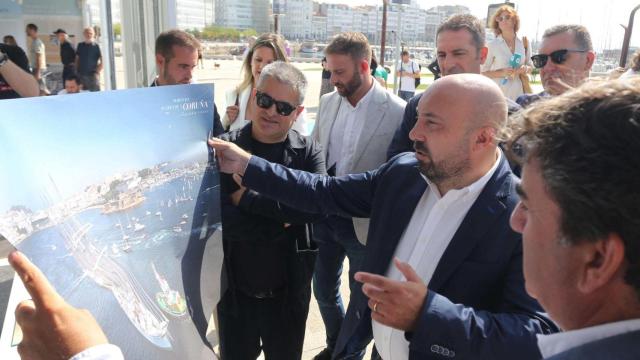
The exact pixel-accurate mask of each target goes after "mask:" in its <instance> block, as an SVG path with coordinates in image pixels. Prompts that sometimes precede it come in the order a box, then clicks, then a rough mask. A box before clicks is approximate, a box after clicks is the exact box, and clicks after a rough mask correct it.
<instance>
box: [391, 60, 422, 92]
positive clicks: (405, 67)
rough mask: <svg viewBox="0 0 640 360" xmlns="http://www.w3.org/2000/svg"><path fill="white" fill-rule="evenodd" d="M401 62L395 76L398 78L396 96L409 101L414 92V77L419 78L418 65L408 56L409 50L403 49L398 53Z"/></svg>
mask: <svg viewBox="0 0 640 360" xmlns="http://www.w3.org/2000/svg"><path fill="white" fill-rule="evenodd" d="M400 56H401V58H402V62H401V63H400V69H398V71H396V76H398V77H399V78H400V90H399V91H398V96H400V98H401V99H402V100H404V101H409V100H411V98H412V97H413V95H415V93H416V79H418V78H420V66H418V64H416V63H415V62H414V61H413V60H411V59H410V58H409V52H408V51H407V50H403V51H402V52H401V53H400Z"/></svg>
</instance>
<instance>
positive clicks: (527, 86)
mask: <svg viewBox="0 0 640 360" xmlns="http://www.w3.org/2000/svg"><path fill="white" fill-rule="evenodd" d="M522 45H524V58H525V62H524V63H525V64H526V63H527V62H528V61H529V39H527V37H526V36H523V37H522ZM519 76H520V81H521V82H522V91H523V92H524V93H525V94H531V93H533V89H531V83H530V82H529V74H520V75H519Z"/></svg>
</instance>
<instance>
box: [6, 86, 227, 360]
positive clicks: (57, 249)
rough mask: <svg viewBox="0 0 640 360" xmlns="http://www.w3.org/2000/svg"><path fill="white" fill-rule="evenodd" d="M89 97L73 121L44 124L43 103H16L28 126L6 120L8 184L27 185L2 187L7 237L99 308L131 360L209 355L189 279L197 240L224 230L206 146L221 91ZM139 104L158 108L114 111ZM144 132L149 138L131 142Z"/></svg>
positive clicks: (63, 289)
mask: <svg viewBox="0 0 640 360" xmlns="http://www.w3.org/2000/svg"><path fill="white" fill-rule="evenodd" d="M86 95H88V96H86ZM86 95H85V94H82V96H83V97H84V98H82V97H78V98H77V99H70V101H65V102H63V103H61V104H58V105H59V106H60V107H61V113H60V114H61V115H64V116H63V117H64V118H62V117H61V119H60V121H59V122H58V123H57V124H55V126H52V125H53V123H51V122H49V126H44V125H43V124H44V123H43V122H40V121H38V118H39V117H41V116H43V115H44V114H42V113H40V112H39V104H38V102H40V101H46V100H49V99H36V100H34V101H29V100H26V101H21V102H17V103H16V104H15V106H16V107H21V109H20V110H21V111H23V112H25V113H28V114H29V115H30V119H31V120H30V121H29V122H20V123H19V122H17V121H8V120H5V119H2V120H0V128H1V129H2V133H3V134H10V135H11V139H12V140H11V141H7V142H4V141H3V145H2V146H3V148H5V149H3V150H6V152H5V154H11V155H10V156H6V157H5V158H3V159H2V160H0V166H1V167H2V168H3V169H14V170H13V171H11V172H8V171H7V172H4V173H3V174H2V180H0V182H2V183H3V185H7V184H14V185H15V186H19V187H20V188H21V189H22V191H19V192H18V191H13V192H11V193H9V192H10V191H9V190H10V188H9V187H7V186H3V187H2V190H1V191H2V194H1V196H0V197H2V199H3V200H2V201H1V202H2V203H1V205H0V206H1V207H0V234H2V236H4V237H5V238H7V239H8V240H9V241H10V242H11V243H12V244H13V245H14V246H15V247H16V248H17V249H19V250H20V251H22V252H23V253H25V254H26V255H27V256H28V257H29V258H30V259H31V260H32V261H33V262H34V263H35V264H37V265H38V266H39V267H40V269H42V271H43V272H44V273H45V274H46V275H47V277H48V278H49V280H50V281H51V283H52V284H53V285H54V286H55V288H56V289H57V290H58V292H59V293H60V294H61V295H62V296H63V297H64V298H65V299H66V300H67V301H68V302H69V303H71V304H73V305H74V306H77V307H81V308H86V309H88V310H89V311H90V312H91V313H92V314H93V316H95V317H96V319H97V320H98V322H99V323H100V324H101V326H102V327H103V328H104V329H105V332H106V333H107V336H108V337H109V339H110V340H111V341H112V342H113V343H115V344H117V345H118V346H119V347H120V348H121V349H122V351H123V352H124V353H125V354H127V356H128V357H130V358H139V359H142V358H153V359H165V358H167V359H169V358H175V354H176V353H179V354H186V355H187V356H188V358H190V359H191V358H193V359H198V358H210V356H211V350H210V349H209V348H208V347H207V345H206V344H204V343H203V341H202V340H201V338H200V336H198V329H196V326H195V325H194V323H193V321H192V318H191V314H190V312H189V309H190V308H191V307H193V306H194V305H192V303H195V304H196V305H195V307H196V308H197V307H202V304H199V303H200V302H201V300H200V299H194V298H193V296H191V294H189V291H190V289H188V288H185V286H184V285H183V277H182V274H183V269H184V267H185V264H183V256H184V254H185V251H186V249H187V247H188V246H189V243H190V242H192V241H193V242H204V241H206V240H207V239H208V238H209V237H210V236H211V235H212V234H213V233H215V232H220V231H222V226H221V222H220V210H219V205H218V204H219V182H218V176H217V169H216V164H215V159H214V157H213V156H212V154H210V153H209V150H208V147H207V146H206V138H207V136H208V134H209V131H210V130H209V128H210V124H211V119H212V112H211V108H208V105H206V101H207V100H205V99H211V97H212V95H211V87H210V86H201V87H197V88H196V89H193V88H189V89H184V87H173V88H167V89H162V90H158V91H157V96H156V97H155V99H154V101H149V100H147V101H145V103H144V104H142V103H141V102H140V101H138V99H137V96H136V95H137V94H136V90H131V91H124V92H114V93H112V94H109V95H111V98H110V99H108V100H107V101H104V100H105V99H102V100H101V101H100V102H95V101H93V100H94V99H92V97H93V96H92V95H93V94H86ZM65 100H66V99H65ZM209 101H210V100H209ZM115 103H118V104H119V105H118V106H117V107H113V106H111V104H115ZM182 104H189V105H188V106H182ZM193 104H197V105H193ZM85 106H87V107H90V108H91V113H92V114H93V115H92V116H87V114H88V112H83V111H82V110H83V107H85ZM131 107H144V108H147V110H148V111H147V112H146V113H147V114H148V117H147V118H146V119H139V118H137V119H131V118H127V117H125V116H121V115H118V114H114V112H120V113H121V114H124V113H126V112H127V108H129V109H130V108H131ZM66 108H68V109H69V111H65V109H66ZM72 108H75V109H80V110H81V111H75V112H74V111H70V110H71V109H72ZM207 108H208V111H206V109H207ZM202 109H205V111H203V110H202ZM86 110H87V111H88V110H89V109H88V108H87V109H86ZM114 110H115V111H114ZM47 116H51V115H50V114H47ZM105 122H109V123H110V125H109V128H108V131H107V130H106V128H105V127H104V123H105ZM42 126H44V127H42ZM137 127H144V128H145V132H146V133H148V134H149V135H150V137H149V139H147V140H143V141H138V142H137V143H136V142H133V143H132V142H127V144H126V145H125V144H124V143H123V142H121V141H122V138H126V137H127V136H128V133H130V132H131V131H138V130H136V129H135V128H137ZM36 128H39V131H35V129H36ZM89 128H93V129H94V131H89V130H88V129H89ZM100 129H101V130H100ZM98 130H99V131H98ZM80 132H81V133H82V134H84V135H83V137H84V138H81V137H79V135H78V134H79V133H80ZM20 134H24V135H25V136H27V137H28V139H27V138H26V137H25V138H22V139H20V137H19V135H20ZM86 134H96V136H95V137H92V138H91V139H88V138H86V136H87V135H86ZM3 140H4V139H3ZM20 140H22V141H20ZM89 144H90V145H91V149H89V148H88V147H86V146H87V145H89ZM18 145H20V146H18ZM154 158H155V159H154ZM53 159H57V160H56V161H53ZM71 163H72V164H73V166H67V164H71ZM27 164H28V166H27ZM14 189H15V188H14ZM187 265H189V264H187ZM199 270H200V269H193V271H189V273H199ZM198 293H199V291H198Z"/></svg>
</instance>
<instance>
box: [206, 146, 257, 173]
mask: <svg viewBox="0 0 640 360" xmlns="http://www.w3.org/2000/svg"><path fill="white" fill-rule="evenodd" d="M208 143H209V146H211V147H212V148H213V149H215V151H216V157H217V158H218V164H219V166H220V171H222V172H223V173H227V174H239V175H244V171H245V169H246V168H247V164H249V159H250V158H251V154H249V153H248V152H246V151H244V150H242V149H241V148H240V147H239V146H238V145H236V144H234V143H231V142H228V141H224V140H220V139H217V138H210V139H209V141H208Z"/></svg>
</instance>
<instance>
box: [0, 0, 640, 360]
mask: <svg viewBox="0 0 640 360" xmlns="http://www.w3.org/2000/svg"><path fill="white" fill-rule="evenodd" d="M491 24H492V26H491V28H492V30H493V31H494V32H495V34H496V35H497V36H496V38H495V40H493V41H492V42H490V43H489V44H487V43H486V41H485V33H484V25H483V24H482V23H481V22H480V20H479V19H477V18H475V17H474V16H472V15H454V16H452V17H451V18H449V19H447V20H446V21H445V22H444V23H443V24H441V25H440V26H439V28H438V29H437V34H436V48H437V49H436V50H437V67H438V69H439V72H440V75H441V76H442V77H441V78H440V79H438V80H437V81H435V82H434V83H433V84H432V85H430V86H429V87H428V88H427V90H426V91H424V92H422V93H420V94H417V95H415V94H414V92H415V88H416V81H415V80H416V79H417V78H419V69H416V67H417V66H415V63H413V62H412V61H411V60H410V58H409V56H408V55H409V54H408V53H407V54H403V62H402V66H401V68H399V69H398V71H397V76H398V77H399V78H400V79H401V88H400V89H401V91H402V92H401V94H402V97H403V98H404V99H403V98H401V97H398V96H396V95H394V94H392V93H391V92H389V91H387V89H386V87H384V86H383V85H382V84H381V82H380V81H378V80H376V78H375V74H376V71H375V70H374V69H372V50H371V47H370V45H369V42H368V40H367V38H366V37H365V36H364V35H363V34H361V33H354V32H345V33H341V34H338V35H337V36H335V37H334V38H333V39H332V40H331V42H330V43H329V44H328V46H327V47H326V49H325V55H326V61H325V63H324V64H323V67H324V70H325V72H326V73H324V72H323V79H324V80H327V82H328V84H329V85H330V86H332V87H334V88H335V90H334V91H329V92H328V93H327V94H325V95H323V96H322V97H321V99H320V105H319V109H318V113H317V117H316V124H315V127H314V129H313V132H312V134H311V135H310V136H305V135H306V134H304V133H301V131H298V130H296V128H297V127H300V126H302V124H304V112H305V108H304V99H305V93H306V89H307V86H308V82H307V80H306V79H305V76H304V75H303V74H302V72H301V71H300V70H298V69H297V68H296V67H295V66H294V65H292V64H290V63H289V62H288V55H287V52H286V50H284V49H285V47H284V45H283V42H282V39H281V38H280V37H279V36H277V35H274V34H264V35H262V36H260V37H258V38H256V39H255V42H254V43H253V44H252V45H251V47H250V48H249V49H248V51H247V55H246V57H245V59H244V62H243V75H244V78H243V80H242V82H241V83H240V84H239V85H238V86H237V87H236V88H234V89H233V90H231V91H230V92H229V93H228V94H227V104H225V106H226V108H225V111H224V116H223V118H222V120H221V119H220V117H219V115H218V111H217V110H216V111H215V116H214V119H213V121H214V127H215V131H214V134H215V135H216V137H214V138H211V139H210V140H209V146H211V147H213V148H214V149H215V150H216V156H217V158H218V163H219V166H220V171H221V172H223V173H225V174H226V175H223V176H222V178H221V192H222V199H221V206H222V220H223V226H224V232H223V247H224V252H225V254H224V264H223V266H224V268H225V272H224V273H225V276H226V277H227V279H226V280H227V284H228V285H229V286H228V288H227V289H226V292H225V293H224V294H223V295H222V299H221V301H220V303H219V304H218V306H217V319H218V327H219V328H218V331H219V333H218V334H219V338H220V355H221V358H223V359H256V358H257V357H258V356H259V354H260V352H263V353H264V354H265V357H266V358H267V359H300V358H301V356H302V346H303V341H304V335H305V323H306V320H307V314H308V310H309V302H310V298H311V288H313V293H314V295H315V297H316V300H317V301H318V305H319V307H320V313H321V315H322V319H323V322H324V325H325V330H326V348H325V349H323V350H322V351H321V352H320V353H319V354H318V355H316V357H315V359H317V360H323V359H362V358H363V357H364V355H365V350H366V348H367V346H368V345H369V344H370V343H371V341H373V342H374V345H375V346H374V347H373V349H374V350H373V354H372V359H409V358H411V359H418V358H419V359H440V358H455V357H457V358H463V359H532V360H533V359H541V358H548V359H556V360H560V359H599V358H615V359H634V358H637V354H638V351H639V350H638V345H637V344H638V340H639V338H640V280H639V279H640V242H639V240H640V217H639V216H638V214H640V191H639V190H638V187H637V186H636V185H637V179H638V178H639V177H640V173H639V171H640V157H638V155H637V154H638V153H639V152H640V111H639V109H638V105H637V104H639V103H640V80H638V79H636V78H635V77H634V76H633V75H632V74H630V73H629V74H625V76H624V78H623V79H619V80H599V81H596V80H589V71H590V68H591V66H592V65H593V62H594V59H595V53H594V50H593V46H592V44H591V39H590V35H589V32H588V30H587V29H586V28H585V27H584V26H580V25H558V26H554V27H552V28H550V29H548V30H546V31H545V32H544V34H543V37H542V42H541V44H540V47H539V51H538V53H537V54H529V51H530V49H529V48H528V44H527V41H523V40H522V39H520V38H518V36H517V31H518V27H519V19H518V16H517V13H515V11H513V10H512V9H511V8H508V7H504V8H500V9H499V10H498V11H497V12H496V14H495V15H494V16H493V19H492V21H491ZM36 30H37V28H36ZM86 35H87V34H85V36H86ZM32 48H33V47H32ZM33 50H34V51H33V52H34V53H35V54H36V56H35V59H36V60H37V61H36V62H34V63H32V67H33V66H34V65H35V66H39V65H37V64H38V61H39V59H41V58H40V57H38V56H37V54H38V52H37V51H36V50H37V46H36V48H34V49H33ZM199 50H200V44H199V42H198V41H197V40H196V39H195V38H193V36H191V35H189V34H187V33H186V32H183V31H180V30H171V31H167V32H164V33H162V34H161V35H160V36H159V37H158V39H157V40H156V67H157V72H158V76H157V78H156V79H155V80H154V82H153V84H151V86H162V85H171V84H178V83H185V84H187V83H190V82H191V80H192V72H193V70H194V68H195V67H196V65H197V62H198V53H199ZM86 51H88V52H91V51H92V50H86ZM514 54H519V55H520V56H514ZM0 56H1V55H0ZM516 60H517V61H516ZM17 64H18V62H16V63H14V62H12V61H11V60H7V58H6V57H5V58H2V57H0V74H2V75H3V76H4V77H5V81H9V83H11V81H12V79H11V77H12V76H21V77H22V78H23V79H22V80H21V81H22V82H21V83H20V86H15V87H14V88H13V91H15V92H16V93H17V94H18V95H21V96H29V94H33V93H34V92H35V91H38V83H37V81H36V78H35V72H34V76H31V75H28V76H29V77H30V79H29V81H26V78H25V75H24V74H23V73H24V72H23V71H21V70H19V67H20V65H17ZM634 66H635V65H634ZM531 67H534V68H537V69H539V70H540V75H541V78H542V85H543V88H544V91H543V92H541V93H538V94H527V93H526V92H525V91H524V89H525V82H526V80H524V81H523V80H522V79H523V78H524V77H526V75H527V74H528V73H529V72H530V70H531ZM96 69H97V68H95V69H94V71H95V70H96ZM39 70H40V71H42V68H39ZM632 70H633V71H638V70H637V69H635V68H633V69H632ZM98 71H99V70H98ZM14 73H18V74H14ZM25 74H26V73H25ZM7 75H8V76H9V77H8V76H7ZM522 75H524V77H523V76H522ZM14 79H15V78H14ZM78 79H80V82H81V83H83V77H82V74H81V73H80V77H72V76H69V78H68V79H67V80H70V81H72V82H75V83H76V85H77V82H78ZM27 83H29V84H31V85H29V86H27V85H28V84H27ZM405 83H406V84H405ZM403 84H404V85H403ZM409 85H411V86H409ZM31 87H34V88H35V90H33V89H31ZM328 90H330V89H328ZM405 100H406V101H405ZM520 175H521V178H520ZM345 257H346V258H348V259H349V288H350V295H349V296H350V299H349V304H348V307H347V308H346V309H345V306H344V303H343V299H342V298H341V294H340V292H339V287H340V275H341V273H342V271H343V268H342V267H343V263H344V259H345ZM9 261H10V263H11V264H12V266H13V267H14V268H15V269H16V271H17V273H18V275H19V276H20V277H21V279H22V280H23V282H24V283H25V286H26V288H27V290H28V291H29V293H30V294H31V296H32V299H31V300H27V301H25V302H22V303H20V305H19V306H18V308H17V309H16V319H17V321H18V323H19V324H20V326H21V327H22V330H23V333H24V339H23V341H22V343H21V344H20V345H19V346H18V351H19V353H20V354H21V356H23V357H24V358H34V359H35V358H43V359H44V358H48V356H49V355H50V354H60V356H61V357H65V358H73V359H121V358H122V354H121V353H120V351H119V349H118V348H117V347H116V346H114V345H111V344H109V343H108V339H107V338H106V336H105V335H104V334H103V332H102V330H101V329H100V327H99V326H98V324H97V323H96V322H95V320H94V319H93V318H92V317H91V316H90V315H89V314H88V313H86V312H84V311H81V310H78V309H75V308H73V307H71V306H70V305H68V304H67V303H66V302H65V301H64V300H63V299H62V298H61V297H60V296H59V295H58V294H57V293H56V292H55V289H53V288H52V287H51V286H50V285H49V284H48V282H47V280H46V278H45V277H44V275H43V274H42V273H40V271H39V270H38V269H37V268H36V267H35V266H33V265H32V264H31V263H30V262H29V260H28V259H27V258H26V257H24V255H22V254H20V253H17V252H16V253H12V254H11V255H10V257H9Z"/></svg>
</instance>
